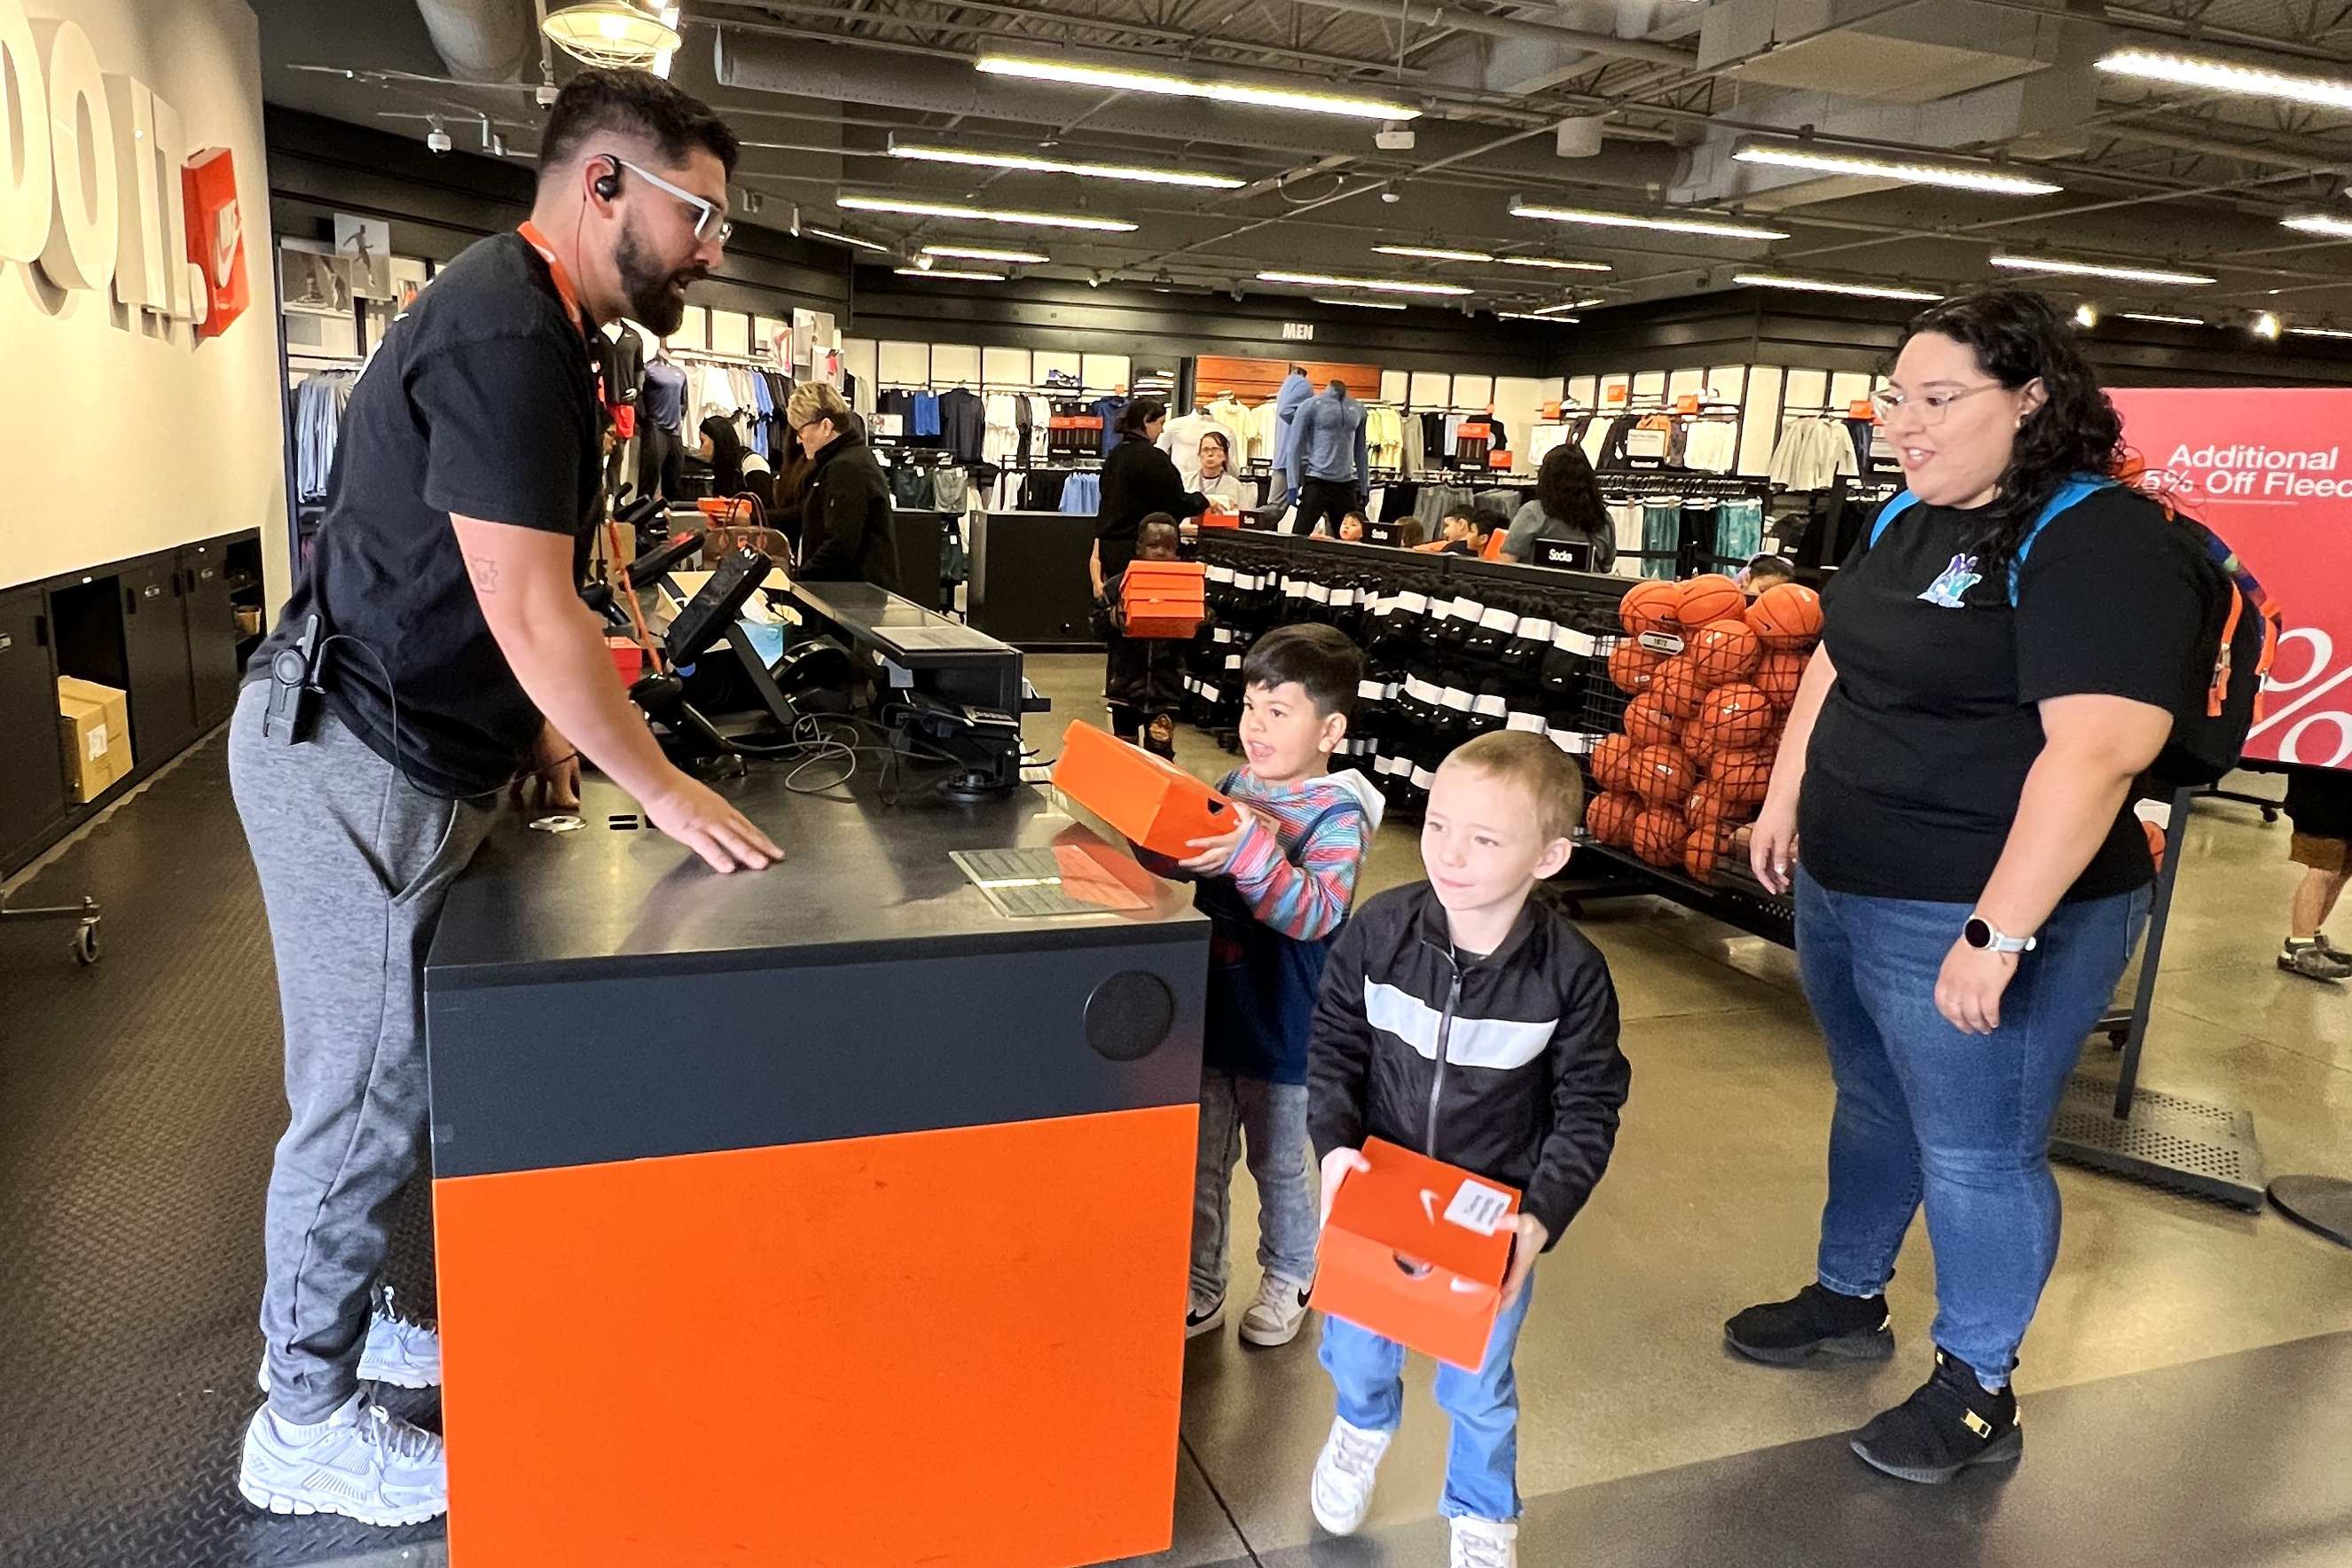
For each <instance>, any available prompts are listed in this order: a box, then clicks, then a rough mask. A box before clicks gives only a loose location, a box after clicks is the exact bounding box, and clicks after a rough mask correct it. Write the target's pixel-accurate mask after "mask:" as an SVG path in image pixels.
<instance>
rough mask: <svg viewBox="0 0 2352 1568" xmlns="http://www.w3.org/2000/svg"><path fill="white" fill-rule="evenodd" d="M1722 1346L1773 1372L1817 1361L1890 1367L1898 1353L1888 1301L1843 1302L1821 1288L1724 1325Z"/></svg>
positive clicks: (1767, 1305) (1851, 1299)
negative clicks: (1889, 1321)
mask: <svg viewBox="0 0 2352 1568" xmlns="http://www.w3.org/2000/svg"><path fill="white" fill-rule="evenodd" d="M1723 1340H1724V1342H1725V1343H1726V1344H1727V1345H1729V1346H1730V1347H1731V1348H1732V1349H1733V1350H1736V1351H1738V1352H1739V1353H1740V1354H1741V1355H1744V1356H1746V1357H1747V1358H1748V1360H1749V1361H1760V1362H1762V1363H1765V1364H1766V1365H1768V1366H1794V1365H1796V1364H1797V1363H1799V1362H1801V1361H1810V1360H1811V1359H1812V1358H1813V1357H1814V1356H1815V1355H1828V1356H1837V1357H1839V1358H1841V1359H1843V1360H1846V1361H1885V1359H1886V1358H1887V1357H1889V1356H1891V1355H1893V1354H1894V1353H1895V1331H1894V1330H1893V1329H1891V1328H1889V1327H1888V1326H1887V1316H1886V1298H1885V1297H1884V1296H1841V1295H1839V1294H1838V1293H1837V1292H1836V1291H1834V1290H1832V1289H1829V1288H1828V1287H1826V1286H1823V1285H1819V1284H1814V1285H1808V1286H1806V1287H1805V1288H1804V1289H1801V1290H1800V1291H1798V1292H1797V1294H1796V1295H1795V1297H1794V1298H1792V1299H1791V1300H1786V1301H1769V1302H1767V1303H1765V1304H1764V1305H1763V1306H1760V1307H1750V1308H1748V1310H1746V1311H1744V1312H1742V1313H1740V1314H1739V1315H1738V1317H1736V1318H1734V1319H1732V1320H1731V1321H1729V1322H1727V1323H1726V1324H1724V1325H1723Z"/></svg>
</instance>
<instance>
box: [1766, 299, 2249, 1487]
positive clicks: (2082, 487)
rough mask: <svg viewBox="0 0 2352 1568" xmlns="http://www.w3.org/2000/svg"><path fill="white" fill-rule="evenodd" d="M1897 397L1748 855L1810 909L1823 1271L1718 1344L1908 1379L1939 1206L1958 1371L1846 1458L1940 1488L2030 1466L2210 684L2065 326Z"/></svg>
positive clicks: (1940, 324) (1938, 344) (1939, 1272)
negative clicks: (2036, 1339)
mask: <svg viewBox="0 0 2352 1568" xmlns="http://www.w3.org/2000/svg"><path fill="white" fill-rule="evenodd" d="M1888 383H1889V384H1888V385H1887V386H1886V388H1885V390H1884V391H1883V392H1882V393H1881V394H1880V395H1879V397H1878V400H1877V401H1878V405H1879V410H1880V415H1881V417H1882V418H1883V419H1884V420H1885V429H1886V433H1887V435H1888V437H1890V438H1891V439H1892V441H1893V444H1894V446H1895V450H1896V453H1897V455H1898V456H1899V458H1901V461H1902V465H1903V472H1904V477H1905V479H1906V484H1907V486H1908V491H1909V494H1908V497H1907V498H1905V497H1897V498H1896V499H1895V500H1892V501H1889V502H1888V503H1887V506H1886V509H1885V510H1884V511H1883V512H1882V514H1881V518H1880V520H1879V521H1877V522H1875V523H1874V525H1873V527H1872V528H1871V529H1870V530H1869V531H1865V533H1864V537H1863V539H1862V540H1861V542H1859V543H1858V544H1857V545H1856V546H1855V548H1854V551H1853V553H1852V554H1851V555H1849V556H1848V557H1847V558H1846V561H1845V563H1844V564H1843V566H1842V567H1841V568H1840V570H1839V571H1838V574H1837V575H1836V578H1835V580H1834V581H1833V582H1832V584H1831V587H1830V590H1829V593H1828V595H1827V599H1826V604H1825V612H1826V614H1825V624H1824V626H1823V633H1822V643H1821V647H1820V648H1819V650H1818V651H1817V652H1815V654H1814V655H1813V658H1812V662H1811V665H1810V667H1809V668H1807V670H1806V673H1805V677H1804V682H1803V685H1802V687H1801V689H1800V691H1799V694H1798V697H1797V702H1796V707H1795V710H1793V711H1792V712H1791V713H1790V717H1789V726H1788V732H1787V736H1786V739H1785V740H1784V741H1783V742H1782V743H1781V746H1780V757H1779V761H1778V764H1777V766H1776V768H1775V770H1774V772H1773V775H1772V783H1771V789H1770V795H1769V798H1768V799H1767V800H1766V802H1765V805H1764V807H1763V812H1762V816H1761V819H1760V820H1759V822H1758V824H1757V826H1756V829H1755V834H1754V849H1753V865H1754V868H1755V871H1756V874H1757V876H1758V878H1759V879H1761V880H1762V881H1763V883H1764V884H1765V886H1767V887H1768V888H1770V889H1773V890H1774V891H1776V892H1778V891H1785V890H1787V889H1789V888H1790V886H1791V885H1792V884H1793V886H1794V888H1795V890H1796V903H1797V958H1798V966H1799V971H1800V973H1801V977H1802V979H1803V983H1804V987H1805V995H1806V999H1807V1000H1808V1001H1809V1002H1811V1005H1812V1008H1813V1013H1814V1016H1816V1017H1817V1018H1818V1019H1819V1020H1820V1023H1821V1026H1822V1035H1823V1037H1825V1039H1826V1040H1827V1043H1828V1048H1829V1059H1830V1069H1831V1073H1832V1077H1833V1078H1834V1079H1835V1081H1836V1084H1837V1108H1836V1110H1835V1113H1834V1115H1833V1116H1832V1121H1831V1124H1830V1153H1829V1198H1828V1203H1827V1205H1826V1206H1825V1208H1824V1209H1823V1211H1822V1237H1821V1247H1820V1253H1819V1256H1818V1258H1817V1260H1816V1267H1815V1279H1814V1282H1813V1283H1811V1284H1809V1285H1807V1286H1806V1287H1805V1288H1804V1289H1803V1290H1801V1292H1799V1293H1798V1295H1797V1296H1796V1297H1795V1298H1794V1299H1793V1300H1786V1301H1779V1302H1774V1303H1771V1304H1769V1305H1765V1306H1759V1307H1751V1308H1749V1309H1748V1310H1746V1311H1743V1312H1741V1313H1739V1314H1738V1316H1737V1317H1735V1318H1733V1319H1732V1320H1731V1321H1729V1322H1728V1323H1727V1324H1726V1325H1725V1333H1726V1337H1727V1339H1728V1341H1729V1342H1730V1344H1731V1346H1732V1348H1733V1349H1734V1350H1736V1351H1738V1352H1741V1353H1742V1354H1744V1355H1746V1356H1748V1357H1750V1358H1751V1359H1754V1360H1756V1361H1759V1362H1765V1363H1771V1364H1776V1365H1780V1364H1790V1363H1798V1362H1802V1361H1807V1360H1810V1359H1811V1358H1813V1357H1815V1356H1817V1355H1821V1356H1831V1357H1842V1358H1850V1359H1856V1360H1883V1359H1885V1358H1886V1357H1888V1356H1890V1355H1892V1354H1893V1353H1894V1349H1895V1345H1894V1335H1893V1331H1892V1329H1891V1327H1890V1321H1891V1320H1890V1317H1889V1309H1888V1303H1887V1298H1886V1295H1885V1290H1886V1287H1887V1281H1888V1280H1889V1279H1891V1278H1893V1276H1894V1273H1895V1254H1896V1253H1897V1252H1898V1251H1899V1250H1900V1249H1901V1247H1902V1245H1903V1237H1904V1233H1905V1232H1906V1229H1908V1227H1909V1226H1910V1224H1911V1219H1912V1216H1913V1215H1914V1214H1915V1213H1916V1211H1917V1210H1918V1209H1919V1208H1921V1207H1922V1206H1923V1205H1924V1206H1925V1208H1926V1210H1927V1236H1928V1239H1929V1242H1930V1243H1931V1245H1932V1246H1933V1247H1934V1251H1935V1274H1936V1297H1937V1315H1936V1319H1935V1321H1934V1323H1933V1324H1932V1325H1931V1326H1930V1329H1929V1336H1930V1338H1931V1339H1932V1340H1933V1341H1934V1349H1935V1357H1934V1366H1933V1369H1932V1372H1931V1374H1930V1376H1929V1378H1928V1380H1927V1383H1926V1384H1924V1385H1923V1386H1922V1387H1921V1388H1920V1389H1919V1390H1918V1392H1916V1393H1915V1394H1912V1396H1911V1397H1910V1398H1909V1399H1908V1400H1906V1401H1905V1402H1904V1403H1903V1404H1902V1405H1898V1406H1896V1407H1895V1409H1893V1410H1889V1411H1887V1412H1885V1413H1884V1414H1883V1415H1879V1416H1878V1417H1877V1418H1876V1419H1874V1420H1873V1421H1872V1422H1871V1423H1870V1424H1869V1425H1868V1426H1865V1427H1864V1429H1863V1430H1862V1431H1861V1433H1859V1434H1858V1435H1857V1436H1855V1438H1854V1439H1853V1449H1854V1452H1855V1453H1856V1454H1858V1455H1860V1456H1861V1457H1862V1458H1864V1460H1866V1461H1868V1462H1869V1463H1870V1464H1872V1465H1874V1466H1875V1467H1877V1468H1879V1469H1881V1470H1883V1471H1885V1472H1886V1473H1888V1474H1890V1475H1894V1476H1897V1477H1900V1478H1902V1479H1906V1480H1914V1481H1943V1480H1948V1479H1951V1478H1952V1477H1953V1476H1955V1475H1957V1474H1958V1473H1959V1471H1960V1470H1962V1469H1963V1468H1967V1467H1968V1466H1970V1465H1975V1464H1982V1463H1986V1462H1990V1461H2000V1460H2013V1459H2015V1458H2018V1457H2019V1454H2020V1453H2021V1436H2020V1433H2019V1430H2018V1426H2017V1398H2016V1394H2015V1392H2014V1391H2013V1390H2012V1389H2011V1386H2010V1376H2011V1371H2012V1370H2013V1369H2014V1367H2015V1366H2016V1363H2017V1352H2018V1346H2019V1343H2020V1342H2021V1341H2022V1340H2023V1339H2024V1338H2025V1331H2026V1329H2027V1327H2028V1325H2029V1324H2031V1323H2032V1321H2033V1313H2034V1309H2035V1307H2036V1305H2037V1304H2038V1303H2039V1301H2040V1300H2041V1295H2042V1286H2043V1284H2044V1282H2045V1281H2046V1280H2047V1279H2049V1276H2050V1270H2051V1266H2052V1264H2053V1261H2054V1260H2055V1259H2056V1257H2057V1252H2058V1225H2059V1215H2058V1187H2057V1184H2056V1183H2055V1182H2054V1181H2053V1178H2052V1176H2051V1172H2050V1161H2049V1154H2048V1144H2049V1137H2050V1125H2051V1121H2052V1119H2053V1116H2054V1115H2055V1113H2056V1110H2057V1105H2058V1100H2059V1096H2060V1094H2061V1093H2062V1092H2063V1089H2065V1086H2066V1081H2067V1079H2068V1077H2069V1075H2070V1074H2071V1073H2072V1072H2073V1071H2074V1064H2075V1058H2076V1056H2077V1054H2078V1053H2079V1051H2080V1050H2081V1047H2082V1044H2083V1041H2084V1037H2086V1036H2087V1035H2088V1034H2089V1033H2090V1030H2091V1026H2092V1025H2093V1024H2094V1023H2095V1022H2096V1020H2097V1019H2098V1018H2099V1016H2101V1015H2102V1014H2103V1013H2104V1012H2105V1010H2106V1008H2107V1006H2108V1005H2109V1003H2110V1000H2111V999H2112V997H2113V995H2114V993H2115V988H2116V982H2117V980H2118V979H2119V978H2120V977H2121V976H2122V974H2123V972H2124V967H2125V965H2126V962H2127V961H2128V960H2129V958H2130V956H2131V952H2132V949H2133V948H2134V946H2135V945H2136V944H2137V942H2138V940H2139V935H2140V931H2141V929H2142V927H2143V925H2144V924H2145V922H2146V920H2147V907H2148V884H2149V882H2150V881H2151V880H2152V879H2153V875H2154V870H2153V867H2152V866H2151V864H2150V862H2149V858H2148V849H2147V840H2146V838H2145V837H2144V835H2143V833H2142V831H2141V828H2140V826H2139V824H2138V822H2137V820H2136V819H2135V818H2134V817H2133V816H2132V815H2131V811H2130V795H2131V790H2132V785H2133V781H2134V779H2135V778H2136V777H2137V775H2138V774H2139V773H2141V772H2142V771H2143V770H2144V769H2146V768H2147V765H2148V764H2149V763H2151V762H2152V761H2153V760H2154V759H2155V757H2156V755H2157V753H2158V751H2159V750H2161V749H2162V747H2163V745H2164V743H2165V741H2166V740H2167V738H2168V736H2169V735H2170V733H2171V731H2172V726H2173V715H2174V713H2175V712H2176V711H2178V710H2180V708H2181V707H2182V704H2183V703H2184V701H2185V700H2187V698H2188V694H2189V691H2190V690H2191V689H2201V686H2202V684H2203V682H2202V679H2201V677H2200V674H2199V673H2198V672H2197V671H2196V670H2195V669H2194V668H2193V665H2194V663H2195V649H2196V646H2197V644H2198V641H2199V637H2200V627H2201V625H2202V620H2203V608H2202V603H2201V599H2200V593H2199V590H2198V587H2197V578H2196V576H2195V575H2194V570H2195V563H2194V552H2195V551H2196V550H2197V548H2198V546H2197V544H2196V543H2195V542H2193V541H2192V540H2191V539H2190V538H2189V535H2188V532H2187V531H2186V530H2183V529H2180V528H2179V527H2177V526H2176V525H2174V524H2173V523H2172V522H2170V521H2169V520H2168V519H2167V518H2166V516H2165V515H2164V512H2163V510H2162V509H2161V508H2160V507H2158V504H2157V503H2156V502H2155V501H2154V500H2150V499H2148V498H2147V497H2146V496H2144V495H2141V494H2139V493H2137V491H2134V490H2131V489H2124V488H2121V487H2119V486H2116V485H2113V484H2107V483H2105V482H2104V480H2105V476H2107V475H2109V474H2112V473H2113V472H2115V471H2116V468H2117V466H2118V458H2119V457H2120V453H2121V440H2122V428H2121V425H2120V422H2119V421H2118V419H2117V417H2116V412H2115V409H2114V408H2113V407H2112V406H2111V405H2109V403H2108V401H2107V398H2106V395H2105V393H2103V392H2101V391H2100V390H2099V386H2098V383H2097V382H2096V381H2095V379H2094V378H2093V375H2092V373H2091V368H2090V366H2089V365H2088V364H2087V363H2085V362H2084V358H2083V354H2082V352H2081V350H2080V349H2079V348H2078V347H2077V346H2076V344H2075V342H2074V335H2073V331H2072V330H2071V327H2070V325H2069V323H2068V321H2067V318H2066V317H2065V316H2064V315H2063V314H2062V313H2061V312H2060V310H2058V308H2057V307H2055V306H2053V304H2051V303H2050V301H2048V300H2044V299H2043V298H2042V297H2041V296H2040V295H2038V294H2032V293H2027V292H2023V291H2015V290H2003V289H1993V290H1988V291H1985V292H1981V293H1976V294H1970V295H1966V296H1963V297H1960V298H1958V299H1954V300H1947V301H1944V302H1943V303H1941V304H1938V305H1937V306H1935V307H1933V308H1931V309H1930V310H1927V312H1925V313H1924V314H1922V315H1920V316H1919V317H1917V318H1916V320H1914V321H1913V322H1912V323H1911V326H1910V329H1909V331H1908V333H1907V334H1906V337H1905V340H1904V342H1903V345H1902V349H1901V352H1900V353H1898V354H1897V356H1896V358H1895V365H1894V369H1893V371H1892V373H1891V374H1890V375H1889V377H1888ZM2062 491H2063V493H2062Z"/></svg>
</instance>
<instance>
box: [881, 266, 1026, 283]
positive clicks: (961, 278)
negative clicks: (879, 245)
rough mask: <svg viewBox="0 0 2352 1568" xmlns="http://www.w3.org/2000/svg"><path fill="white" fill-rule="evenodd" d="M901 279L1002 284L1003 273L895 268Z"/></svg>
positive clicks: (948, 268)
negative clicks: (942, 279) (939, 279)
mask: <svg viewBox="0 0 2352 1568" xmlns="http://www.w3.org/2000/svg"><path fill="white" fill-rule="evenodd" d="M890 270H892V271H893V272H896V273H897V274H898V276H899V277H901V278H952V279H956V280H957V281H958V282H961V283H1002V282H1003V281H1004V274H1003V273H1002V272H963V271H960V270H958V269H957V268H952V267H894V268H891V269H890Z"/></svg>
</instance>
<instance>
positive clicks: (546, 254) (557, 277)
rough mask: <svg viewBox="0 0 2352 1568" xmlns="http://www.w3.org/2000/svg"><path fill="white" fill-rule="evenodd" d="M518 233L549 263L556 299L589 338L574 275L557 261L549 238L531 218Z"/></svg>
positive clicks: (581, 333) (573, 322)
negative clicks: (574, 287)
mask: <svg viewBox="0 0 2352 1568" xmlns="http://www.w3.org/2000/svg"><path fill="white" fill-rule="evenodd" d="M516 232H517V233H518V234H520V235H521V236H522V237H523V240H524V242H525V243H526V244H528V245H529V246H530V247H531V248H532V249H533V250H536V251H538V252H539V258H540V259H541V261H544V262H546V263H547V275H548V277H549V278H551V279H553V280H554V283H555V297H556V298H557V299H559V300H562V301H563V308H564V310H567V311H569V312H571V315H572V325H573V326H575V327H577V328H579V329H580V335H581V336H582V337H583V338H584V337H586V336H588V315H587V312H586V311H584V310H581V308H580V294H579V291H578V290H577V289H573V288H572V274H571V273H569V272H566V271H565V270H564V269H563V263H562V262H561V261H559V260H557V259H556V257H555V247H553V246H551V245H550V244H548V243H547V236H545V235H543V234H541V233H540V232H539V225H537V224H535V223H533V222H531V221H530V219H529V218H525V219H524V220H523V223H522V226H521V227H520V228H519V229H517V230H516Z"/></svg>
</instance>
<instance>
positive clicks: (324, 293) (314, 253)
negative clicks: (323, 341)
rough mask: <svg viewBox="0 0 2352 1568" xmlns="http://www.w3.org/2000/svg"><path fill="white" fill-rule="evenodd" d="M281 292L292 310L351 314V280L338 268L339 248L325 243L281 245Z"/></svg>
mask: <svg viewBox="0 0 2352 1568" xmlns="http://www.w3.org/2000/svg"><path fill="white" fill-rule="evenodd" d="M278 298H279V299H280V300H283V301H284V308H285V309H287V310H304V311H310V312H312V313H314V314H324V315H331V316H342V315H348V314H350V313H351V309H352V282H351V279H350V277H349V276H348V275H347V274H346V273H345V272H344V271H343V269H342V268H341V267H340V266H339V265H337V262H336V257H335V247H333V246H332V245H330V244H328V243H327V242H326V241H324V240H318V239H280V240H279V241H278Z"/></svg>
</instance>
